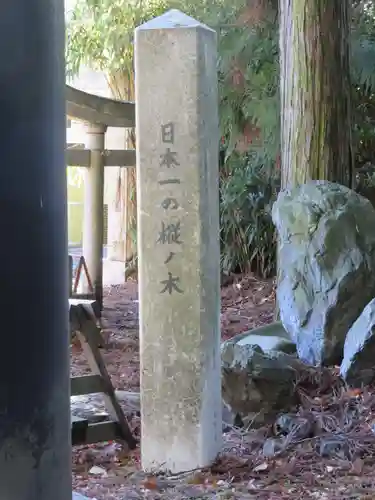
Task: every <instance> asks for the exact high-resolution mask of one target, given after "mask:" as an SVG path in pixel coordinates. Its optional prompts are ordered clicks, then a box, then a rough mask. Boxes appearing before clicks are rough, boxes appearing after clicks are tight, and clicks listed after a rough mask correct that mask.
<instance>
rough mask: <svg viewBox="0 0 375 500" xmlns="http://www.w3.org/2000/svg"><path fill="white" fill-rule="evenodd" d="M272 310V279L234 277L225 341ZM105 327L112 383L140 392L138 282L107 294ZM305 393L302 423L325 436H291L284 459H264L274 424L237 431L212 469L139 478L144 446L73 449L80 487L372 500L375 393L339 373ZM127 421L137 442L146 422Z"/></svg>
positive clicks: (76, 367)
mask: <svg viewBox="0 0 375 500" xmlns="http://www.w3.org/2000/svg"><path fill="white" fill-rule="evenodd" d="M273 309H274V287H273V283H272V282H271V281H259V280H257V279H256V278H254V277H253V276H246V277H244V278H241V277H234V279H233V282H232V283H231V284H230V285H228V286H227V287H226V288H225V289H223V290H222V315H221V323H222V333H223V338H224V339H227V338H230V337H231V336H233V335H235V334H237V333H240V332H243V331H247V330H250V329H251V328H254V327H256V326H259V325H262V324H265V323H269V322H270V321H272V316H273ZM104 322H105V328H106V332H107V334H108V338H109V341H108V345H107V348H106V349H105V351H104V358H105V361H106V364H107V367H108V370H109V372H110V374H111V377H112V380H113V382H114V385H115V387H116V388H117V389H122V390H127V391H138V390H139V352H138V302H137V285H136V283H134V282H128V283H127V284H126V285H125V286H121V287H113V288H112V289H110V290H107V292H106V299H105V311H104ZM72 373H73V374H74V375H78V374H84V373H87V365H86V362H85V360H84V358H83V356H82V353H81V352H79V351H76V350H74V351H73V352H72ZM307 378H308V377H307ZM310 382H311V381H310ZM298 387H299V391H300V392H299V394H300V399H301V407H300V411H299V417H300V421H303V420H304V419H305V417H306V415H309V416H311V418H313V419H314V422H315V424H314V425H317V428H318V429H319V431H318V430H316V431H315V433H314V435H313V436H312V437H311V438H310V437H309V438H307V439H299V440H298V439H297V440H293V439H290V440H289V441H290V442H288V443H287V446H286V448H285V450H284V451H283V452H282V453H281V454H280V456H277V457H273V458H267V459H265V458H264V456H263V455H262V447H263V443H264V441H265V439H267V438H269V437H270V436H272V435H274V431H273V429H272V428H271V427H270V428H264V429H259V430H249V431H247V432H244V431H242V430H239V429H230V431H229V432H227V433H226V434H225V435H224V449H225V450H226V451H225V452H224V453H223V454H222V455H221V456H219V457H218V460H217V461H216V463H215V464H214V465H213V466H212V467H211V468H208V469H206V470H201V471H194V472H191V473H186V474H180V475H177V476H167V475H164V476H154V475H147V474H144V473H143V472H142V470H141V467H140V454H139V453H140V451H139V449H138V450H135V451H134V452H132V453H131V454H128V453H127V452H125V451H124V448H123V447H122V446H121V444H119V443H113V442H108V443H100V444H97V445H92V446H82V447H76V448H75V449H74V453H73V478H74V479H73V486H74V489H75V490H77V491H79V492H81V493H82V494H84V495H86V496H88V497H89V498H92V499H94V498H95V499H96V500H125V499H126V500H137V499H144V498H147V499H151V500H154V499H155V500H156V499H163V500H182V499H193V498H196V499H199V498H200V499H205V500H207V499H212V500H213V499H218V500H225V499H228V500H229V499H240V498H241V499H256V500H263V499H264V500H272V499H273V500H284V499H290V500H292V499H300V498H303V499H304V500H307V499H316V500H325V499H327V500H339V499H344V500H351V499H353V500H364V499H371V498H372V499H374V498H375V495H374V493H373V492H374V491H375V474H374V469H375V434H374V432H375V389H374V388H371V387H368V388H364V389H363V390H357V389H356V390H351V389H347V388H346V387H344V386H343V384H342V383H341V382H340V380H339V378H338V370H337V369H332V370H330V371H326V372H324V373H322V374H321V376H320V378H319V380H315V381H313V383H310V385H309V380H301V381H300V382H299V386H298ZM129 418H131V424H132V425H133V429H134V431H135V432H136V433H137V434H138V435H139V432H140V429H139V427H140V425H139V424H140V419H139V416H137V415H132V416H130V417H129ZM322 436H323V437H325V438H334V439H337V437H340V439H341V441H340V442H343V443H345V448H344V449H345V450H346V451H347V452H348V454H349V456H345V454H344V455H343V456H340V453H338V454H337V456H326V457H321V456H320V455H319V450H320V447H319V443H320V442H321V440H322ZM90 471H91V472H90Z"/></svg>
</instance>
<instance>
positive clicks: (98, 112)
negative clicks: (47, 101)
mask: <svg viewBox="0 0 375 500" xmlns="http://www.w3.org/2000/svg"><path fill="white" fill-rule="evenodd" d="M65 96H66V114H67V115H68V117H71V118H76V119H78V120H82V121H84V122H88V123H93V124H103V125H107V126H108V127H125V128H132V127H135V104H134V102H125V101H116V100H115V99H108V98H106V97H99V96H97V95H93V94H88V93H87V92H83V91H82V90H78V89H75V88H74V87H71V86H70V85H66V90H65Z"/></svg>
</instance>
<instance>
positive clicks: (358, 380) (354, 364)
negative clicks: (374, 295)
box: [340, 299, 375, 387]
mask: <svg viewBox="0 0 375 500" xmlns="http://www.w3.org/2000/svg"><path fill="white" fill-rule="evenodd" d="M340 374H341V376H342V378H343V379H344V380H345V381H346V382H347V383H348V384H349V385H351V386H355V387H361V386H362V384H363V385H365V384H369V383H370V382H372V381H373V380H375V299H373V300H372V301H371V302H370V303H369V304H367V306H366V307H365V309H364V311H363V312H362V314H361V315H360V316H359V318H358V319H357V320H356V321H355V323H354V324H353V326H352V327H351V329H350V330H349V332H348V335H347V336H346V340H345V345H344V359H343V360H342V363H341V367H340Z"/></svg>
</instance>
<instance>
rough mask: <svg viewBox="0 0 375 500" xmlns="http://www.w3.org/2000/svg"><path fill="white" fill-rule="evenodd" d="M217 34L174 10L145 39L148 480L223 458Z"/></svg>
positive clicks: (140, 158) (143, 290) (142, 188)
mask: <svg viewBox="0 0 375 500" xmlns="http://www.w3.org/2000/svg"><path fill="white" fill-rule="evenodd" d="M216 64H217V49H216V32H215V31H214V30H211V29H210V28H208V27H206V26H204V25H202V24H200V23H199V22H198V21H196V20H195V19H192V18H191V17H188V16H186V15H185V14H183V13H181V12H179V11H176V10H172V11H169V12H167V13H165V14H163V15H162V16H160V17H158V18H155V19H152V20H151V21H149V22H148V23H146V24H144V25H142V26H140V27H138V28H137V30H136V34H135V67H136V70H135V71H136V74H137V78H136V100H137V109H136V112H137V169H136V170H137V185H138V189H137V194H138V196H137V202H138V238H139V239H138V263H139V264H138V267H139V301H140V338H141V346H140V364H141V391H140V392H141V413H142V416H141V425H142V429H141V433H142V450H141V461H142V467H143V469H144V470H145V471H153V472H156V471H158V470H159V471H162V470H167V471H172V472H177V473H178V472H181V471H186V470H191V469H195V468H199V467H203V466H208V465H210V464H211V463H212V462H213V461H214V460H215V459H216V456H217V454H218V453H219V452H220V450H221V447H222V418H221V417H222V401H221V390H220V389H221V388H220V244H219V199H218V198H219V197H218V192H219V191H218V189H219V183H218V170H219V168H218V140H219V127H218V109H217V107H218V106H217V102H218V93H217V69H216Z"/></svg>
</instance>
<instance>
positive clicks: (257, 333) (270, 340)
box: [224, 321, 296, 354]
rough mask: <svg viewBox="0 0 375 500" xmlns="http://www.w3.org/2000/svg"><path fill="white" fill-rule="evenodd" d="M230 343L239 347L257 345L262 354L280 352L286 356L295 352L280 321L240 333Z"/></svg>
mask: <svg viewBox="0 0 375 500" xmlns="http://www.w3.org/2000/svg"><path fill="white" fill-rule="evenodd" d="M230 341H231V342H236V343H237V344H238V345H240V346H245V345H254V346H255V345H257V346H259V347H260V348H261V349H262V350H263V351H264V352H268V351H281V352H286V353H287V354H294V353H295V352H296V345H295V343H294V342H293V341H292V340H291V339H290V338H289V336H288V333H287V332H286V331H285V328H284V327H283V324H282V323H281V322H280V321H278V322H276V323H271V324H270V325H265V326H261V327H259V328H254V329H253V330H250V331H248V332H245V333H240V334H239V335H236V336H235V337H233V338H231V339H230ZM224 344H225V342H224Z"/></svg>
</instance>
